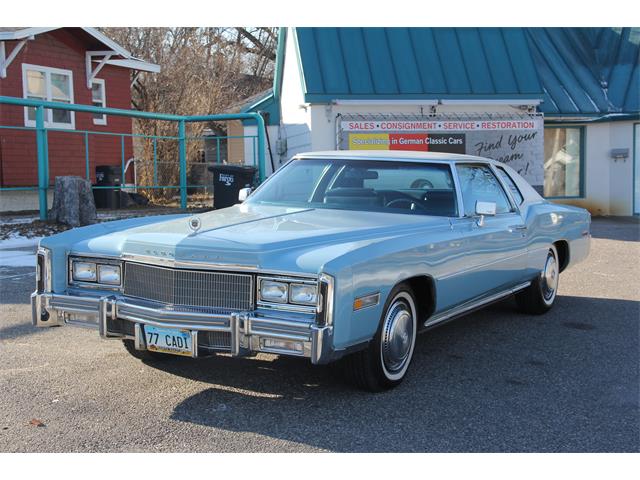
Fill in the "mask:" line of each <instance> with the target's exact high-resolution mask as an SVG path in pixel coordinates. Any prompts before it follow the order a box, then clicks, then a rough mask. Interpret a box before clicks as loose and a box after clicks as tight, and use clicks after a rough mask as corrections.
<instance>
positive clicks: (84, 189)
mask: <svg viewBox="0 0 640 480" xmlns="http://www.w3.org/2000/svg"><path fill="white" fill-rule="evenodd" d="M50 218H51V220H54V221H56V222H59V223H65V224H67V225H70V226H72V227H79V226H81V225H90V224H92V223H96V219H97V214H96V204H95V202H94V200H93V191H92V190H91V183H89V182H88V181H87V180H85V179H84V178H82V177H56V183H55V189H54V192H53V208H52V209H51V214H50Z"/></svg>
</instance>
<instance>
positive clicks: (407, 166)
mask: <svg viewBox="0 0 640 480" xmlns="http://www.w3.org/2000/svg"><path fill="white" fill-rule="evenodd" d="M249 203H253V204H256V203H257V204H268V205H283V206H294V207H306V208H333V209H340V210H360V211H368V212H389V213H404V214H406V213H410V214H418V215H436V216H446V217H454V216H456V215H457V208H456V195H455V190H454V187H453V179H452V177H451V170H450V168H449V165H446V164H437V163H410V162H400V161H398V162H396V161H392V162H388V161H374V160H347V159H344V160H343V159H300V160H293V161H292V162H290V163H288V164H287V165H286V166H284V167H283V168H281V169H280V170H279V171H278V172H276V173H275V175H274V176H273V177H272V178H270V179H269V181H268V182H267V183H265V184H264V185H263V186H262V187H261V188H260V189H259V190H257V191H256V192H255V193H254V194H253V195H252V196H251V197H250V199H249Z"/></svg>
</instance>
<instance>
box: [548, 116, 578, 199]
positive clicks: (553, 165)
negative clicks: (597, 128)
mask: <svg viewBox="0 0 640 480" xmlns="http://www.w3.org/2000/svg"><path fill="white" fill-rule="evenodd" d="M581 135H582V129H580V128H576V127H573V128H545V129H544V196H545V197H579V196H581V195H582V192H581V182H580V175H581V174H580V169H581V168H582V165H581V163H582V162H581V158H582V151H581V143H582V142H581Z"/></svg>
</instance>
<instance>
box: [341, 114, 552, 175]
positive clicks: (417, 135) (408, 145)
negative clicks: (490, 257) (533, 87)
mask: <svg viewBox="0 0 640 480" xmlns="http://www.w3.org/2000/svg"><path fill="white" fill-rule="evenodd" d="M339 126H340V131H339V136H338V138H339V144H338V148H339V149H341V150H405V151H406V150H412V151H419V152H446V153H464V154H468V155H478V156H481V157H488V158H493V159H494V160H498V161H500V162H503V163H506V164H509V165H510V166H511V167H512V168H514V169H515V170H516V171H517V172H518V173H520V174H521V175H522V176H523V177H524V178H525V179H527V181H528V182H529V183H530V184H531V185H533V186H534V187H539V188H541V187H542V184H543V182H544V166H543V154H544V138H543V126H544V122H543V118H542V115H537V114H534V115H527V116H526V117H525V118H500V119H483V118H464V119H459V118H456V119H452V118H444V117H436V118H433V119H431V118H429V119H428V120H416V119H398V118H383V117H375V118H366V117H365V118H360V117H359V118H358V119H346V118H342V119H341V121H340V124H339Z"/></svg>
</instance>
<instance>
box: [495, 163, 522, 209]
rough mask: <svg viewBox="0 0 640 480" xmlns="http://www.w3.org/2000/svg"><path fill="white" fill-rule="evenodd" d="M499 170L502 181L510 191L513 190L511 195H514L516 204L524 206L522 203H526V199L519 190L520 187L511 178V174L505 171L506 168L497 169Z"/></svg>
mask: <svg viewBox="0 0 640 480" xmlns="http://www.w3.org/2000/svg"><path fill="white" fill-rule="evenodd" d="M497 170H498V174H499V175H500V178H501V179H502V181H503V182H504V183H505V184H506V185H507V187H508V188H509V190H511V195H513V198H514V200H515V201H516V203H517V204H518V205H520V204H522V202H524V197H523V196H522V193H520V190H519V189H518V186H517V185H516V183H515V182H514V181H513V178H511V177H510V176H509V174H508V173H507V172H506V171H505V170H504V168H501V167H497Z"/></svg>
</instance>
